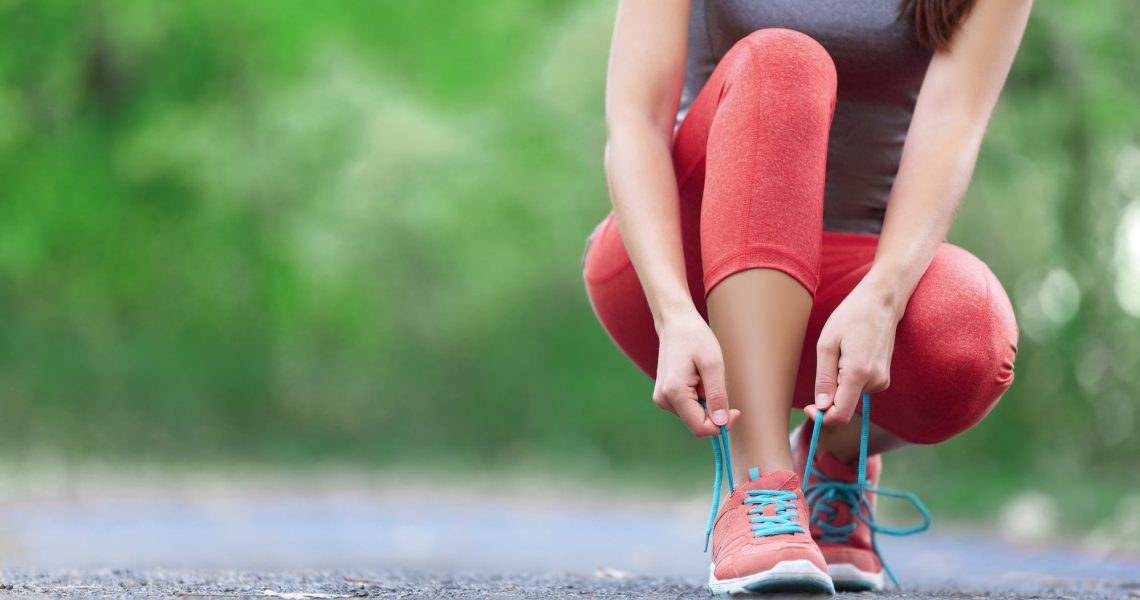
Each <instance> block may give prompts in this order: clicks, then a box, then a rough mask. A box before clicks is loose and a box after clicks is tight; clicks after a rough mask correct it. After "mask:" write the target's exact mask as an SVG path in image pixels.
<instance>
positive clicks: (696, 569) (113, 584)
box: [0, 484, 1140, 598]
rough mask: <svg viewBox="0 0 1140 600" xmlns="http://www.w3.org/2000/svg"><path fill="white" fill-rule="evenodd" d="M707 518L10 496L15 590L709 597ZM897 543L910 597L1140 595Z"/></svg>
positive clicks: (620, 508)
mask: <svg viewBox="0 0 1140 600" xmlns="http://www.w3.org/2000/svg"><path fill="white" fill-rule="evenodd" d="M239 487H240V486H239ZM219 490H221V491H219ZM705 510H706V507H705V506H703V503H701V502H697V501H689V502H661V501H650V502H646V503H633V502H631V501H630V500H629V499H628V498H627V499H625V500H618V501H606V502H602V501H599V500H597V499H596V498H589V497H586V498H573V497H570V498H567V495H566V494H564V493H563V494H558V495H556V497H551V496H525V495H524V496H522V497H520V496H519V495H517V494H514V493H512V494H510V495H497V496H496V495H494V494H490V495H488V494H478V493H475V494H473V493H470V492H469V490H467V489H466V488H465V487H464V486H462V485H455V486H448V485H443V486H439V487H438V488H434V489H421V490H418V491H408V490H402V491H400V492H393V491H391V490H387V489H384V487H383V486H364V487H357V488H353V487H352V486H348V487H345V486H339V485H334V486H329V485H326V484H321V485H313V486H312V487H311V488H306V487H305V486H292V487H286V488H273V489H262V488H258V489H250V490H237V491H235V490H233V489H232V487H224V486H222V487H215V488H213V489H204V490H203V489H197V488H196V489H195V490H194V491H187V490H182V489H173V490H172V489H160V490H156V491H150V492H145V493H140V492H133V493H130V494H125V493H124V494H119V493H101V494H100V493H95V494H86V493H85V494H78V495H76V494H72V495H71V497H51V496H50V495H49V497H40V498H34V499H29V500H13V499H8V500H6V501H4V502H3V503H0V564H2V565H4V570H2V571H0V594H11V595H28V596H35V595H42V594H51V595H67V596H77V597H86V596H101V595H135V596H160V597H170V596H172V595H175V594H181V595H186V594H191V595H193V594H199V595H202V596H203V597H235V596H242V595H265V596H267V597H272V596H273V595H274V594H278V596H277V597H292V598H304V597H321V596H319V595H317V596H313V595H309V596H305V595H304V594H302V593H308V594H326V595H327V596H326V597H351V596H353V595H375V596H386V597H400V598H421V597H422V598H429V597H455V598H516V597H536V596H548V597H553V598H570V597H598V598H609V597H621V596H633V595H636V596H648V597H661V598H666V597H667V598H703V597H705V595H704V593H703V583H702V582H703V579H704V577H705V574H706V572H707V571H706V570H707V566H706V565H707V563H706V562H705V561H706V560H707V559H706V557H705V556H704V555H703V554H702V552H701V546H702V541H703V526H704V518H705V513H704V511H705ZM882 546H883V548H884V554H885V555H886V557H887V559H888V560H889V561H890V563H891V565H892V566H893V567H894V568H895V570H896V572H898V573H899V574H900V578H901V579H902V582H903V586H904V589H905V590H907V591H906V592H905V593H895V594H893V595H895V596H897V597H945V598H975V597H979V596H985V597H1002V598H1035V597H1074V598H1075V597H1108V598H1130V597H1131V598H1140V560H1137V559H1135V558H1128V557H1120V556H1117V557H1110V556H1101V555H1095V554H1088V553H1082V552H1079V551H1075V550H1070V549H1065V548H1060V547H1054V548H1023V547H1016V546H1013V545H1010V544H1007V543H1003V542H999V541H993V540H986V539H984V538H982V537H980V536H979V535H978V534H976V533H975V534H968V533H961V532H954V531H942V530H935V531H932V532H929V533H927V534H923V535H921V536H916V537H911V538H902V539H894V538H885V539H883V541H882ZM108 569H117V570H108ZM488 574H490V575H488ZM281 594H284V596H281ZM289 594H293V595H289Z"/></svg>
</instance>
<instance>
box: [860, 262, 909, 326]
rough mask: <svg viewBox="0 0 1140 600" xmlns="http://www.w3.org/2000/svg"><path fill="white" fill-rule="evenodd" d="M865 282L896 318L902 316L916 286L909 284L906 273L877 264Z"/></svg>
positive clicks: (865, 278) (875, 296)
mask: <svg viewBox="0 0 1140 600" xmlns="http://www.w3.org/2000/svg"><path fill="white" fill-rule="evenodd" d="M863 283H864V284H865V285H866V287H867V290H868V291H869V292H870V294H871V296H872V297H873V298H875V300H876V301H877V302H878V303H879V305H880V306H881V307H882V308H883V310H886V311H888V312H890V313H891V314H892V315H894V317H895V319H896V320H897V319H901V318H902V315H903V312H904V311H905V310H906V305H907V302H908V301H909V300H910V295H911V292H913V291H914V286H913V285H908V283H907V277H906V276H905V274H904V273H902V272H901V271H900V270H898V269H892V268H890V267H885V266H882V265H877V264H876V265H873V266H872V267H871V270H870V271H868V272H867V275H866V276H864V277H863Z"/></svg>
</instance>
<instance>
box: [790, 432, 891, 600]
mask: <svg viewBox="0 0 1140 600" xmlns="http://www.w3.org/2000/svg"><path fill="white" fill-rule="evenodd" d="M802 430H803V427H800V428H799V429H796V430H795V431H794V432H793V433H792V458H793V460H794V461H795V465H796V471H797V472H800V473H805V477H807V478H808V482H807V489H808V491H809V493H812V494H811V496H810V499H811V502H810V504H809V509H810V510H812V511H813V512H811V513H809V514H811V515H812V516H813V517H814V519H813V520H812V521H811V533H812V536H814V537H815V539H817V540H818V541H819V549H820V551H821V552H822V553H823V558H824V560H826V561H827V572H828V574H830V575H831V580H832V582H834V584H835V589H837V590H840V591H849V592H854V591H866V590H881V589H883V587H884V586H885V585H886V581H887V576H886V574H885V573H884V572H883V561H882V560H881V559H880V558H879V555H878V553H877V552H875V548H874V547H873V546H872V542H871V528H870V527H869V526H868V525H867V523H866V522H864V521H862V520H860V519H857V518H856V517H855V511H856V510H858V507H856V506H853V505H852V501H853V500H855V498H854V497H852V496H850V495H848V494H837V493H835V492H834V490H832V491H831V492H830V493H813V492H816V491H817V490H819V489H820V488H819V486H820V484H822V483H823V482H824V481H828V482H838V483H843V484H849V485H856V484H857V483H858V481H859V472H858V470H857V465H851V464H847V463H844V462H843V461H841V460H839V459H838V458H836V457H835V456H834V455H833V454H831V453H830V452H824V451H817V452H816V454H815V459H814V460H813V461H812V462H813V464H812V469H811V470H810V471H809V470H807V469H806V466H807V455H808V441H809V440H808V436H806V435H803V434H802V433H801V432H802ZM882 468H883V467H882V459H881V458H880V457H879V456H878V455H876V456H869V457H867V485H868V486H870V487H872V488H874V487H876V486H878V484H879V473H880V472H881V471H882ZM856 502H858V501H857V500H856ZM863 502H865V503H866V510H867V511H869V512H870V513H871V514H874V510H875V493H874V492H864V493H863Z"/></svg>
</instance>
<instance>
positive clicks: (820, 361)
mask: <svg viewBox="0 0 1140 600" xmlns="http://www.w3.org/2000/svg"><path fill="white" fill-rule="evenodd" d="M838 377H839V344H838V343H836V342H834V341H832V340H831V339H829V338H823V337H821V338H820V340H819V343H818V344H816V360H815V406H816V408H820V409H826V408H830V407H831V405H832V403H833V402H834V401H835V391H836V388H837V387H838V385H837V382H838Z"/></svg>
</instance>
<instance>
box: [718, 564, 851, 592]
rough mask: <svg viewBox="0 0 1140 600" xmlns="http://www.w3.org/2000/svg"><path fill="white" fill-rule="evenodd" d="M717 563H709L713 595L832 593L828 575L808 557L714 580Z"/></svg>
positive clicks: (833, 589) (832, 589)
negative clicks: (744, 574) (749, 573)
mask: <svg viewBox="0 0 1140 600" xmlns="http://www.w3.org/2000/svg"><path fill="white" fill-rule="evenodd" d="M714 573H716V565H715V564H713V565H709V593H710V594H713V595H716V596H727V595H728V594H745V593H750V592H814V593H817V594H834V593H835V587H834V586H832V584H831V577H830V576H829V575H828V574H827V573H824V572H823V571H821V570H819V567H816V566H815V565H814V564H812V563H811V561H808V560H785V561H781V562H779V563H776V566H774V567H772V568H771V569H768V570H767V571H764V572H762V573H754V574H752V575H746V576H744V577H736V578H733V579H717V578H716V575H715V574H714Z"/></svg>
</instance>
